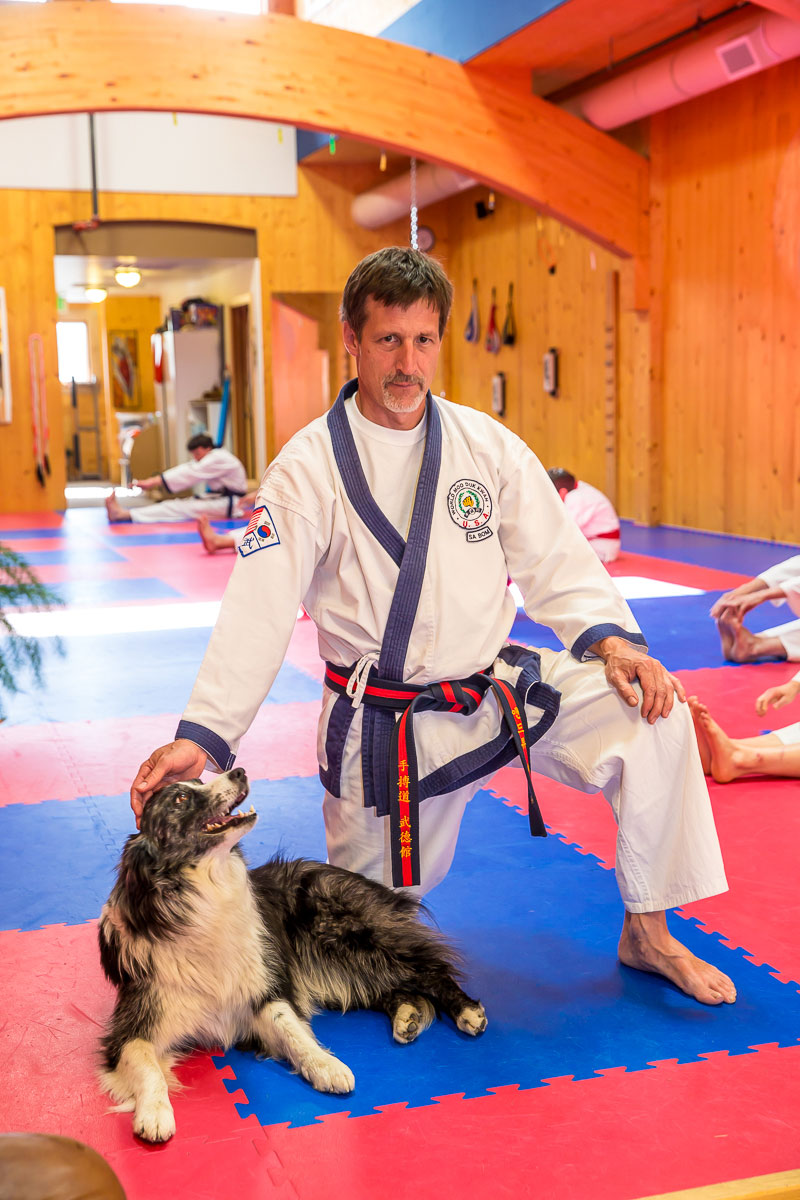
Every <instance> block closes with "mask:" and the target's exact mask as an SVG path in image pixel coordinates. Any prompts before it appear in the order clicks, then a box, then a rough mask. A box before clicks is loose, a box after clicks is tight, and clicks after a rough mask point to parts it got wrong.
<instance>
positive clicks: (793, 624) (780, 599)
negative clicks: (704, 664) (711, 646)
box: [711, 554, 800, 663]
mask: <svg viewBox="0 0 800 1200" xmlns="http://www.w3.org/2000/svg"><path fill="white" fill-rule="evenodd" d="M766 600H770V601H771V602H772V603H773V604H774V605H775V606H776V607H777V605H779V604H784V603H786V604H788V605H789V607H790V608H791V610H792V612H793V613H795V614H796V615H797V616H800V554H795V555H794V556H793V557H792V558H787V559H785V560H784V561H783V562H779V563H776V565H775V566H774V567H768V568H767V570H766V571H762V572H761V574H760V575H756V577H755V579H750V580H748V582H747V583H741V584H740V585H739V586H738V587H736V588H733V589H732V591H730V592H725V594H724V595H723V596H720V598H719V600H717V601H716V603H715V604H714V605H713V606H712V608H711V616H712V617H713V618H714V620H715V621H716V622H717V629H718V630H719V636H720V642H721V644H722V653H723V654H724V655H725V657H726V658H727V659H728V660H729V661H730V662H740V663H742V662H757V661H758V660H759V659H760V658H785V659H788V661H789V662H800V621H787V622H786V623H785V624H783V625H775V626H774V627H773V628H772V629H764V630H762V632H761V633H751V632H750V630H749V629H747V628H746V627H745V626H744V624H743V620H744V616H745V614H746V613H748V612H750V610H751V609H752V608H757V607H758V605H759V604H763V603H764V602H765V601H766Z"/></svg>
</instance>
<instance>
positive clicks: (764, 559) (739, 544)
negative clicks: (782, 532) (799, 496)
mask: <svg viewBox="0 0 800 1200" xmlns="http://www.w3.org/2000/svg"><path fill="white" fill-rule="evenodd" d="M620 532H621V541H622V548H623V550H627V551H628V552H629V553H631V554H647V555H652V556H653V557H654V558H666V559H669V560H670V562H681V563H693V564H694V565H695V566H699V567H713V568H715V569H716V570H718V571H735V572H736V573H738V574H740V575H758V574H759V572H761V571H764V570H766V568H767V567H772V566H774V565H775V563H779V562H781V561H782V560H783V559H785V558H791V557H792V556H793V555H795V554H800V546H796V545H794V544H793V543H791V542H762V541H758V540H757V539H755V538H736V537H730V536H728V535H726V534H721V533H704V532H702V531H701V530H698V529H679V528H677V527H675V528H673V527H671V526H669V525H659V526H648V525H637V524H635V523H634V522H633V521H627V520H624V521H620Z"/></svg>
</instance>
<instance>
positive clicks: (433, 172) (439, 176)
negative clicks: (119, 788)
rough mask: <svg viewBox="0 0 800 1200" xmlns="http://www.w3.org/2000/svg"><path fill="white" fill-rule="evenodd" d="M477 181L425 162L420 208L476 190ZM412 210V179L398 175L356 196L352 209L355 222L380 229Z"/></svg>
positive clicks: (420, 180) (421, 173) (419, 181)
mask: <svg viewBox="0 0 800 1200" xmlns="http://www.w3.org/2000/svg"><path fill="white" fill-rule="evenodd" d="M476 183H477V180H476V179H469V178H468V177H467V176H466V175H459V173H458V171H452V170H451V169H450V168H449V167H437V166H433V165H430V164H428V163H425V164H424V165H423V166H421V167H419V168H418V169H417V208H425V207H426V205H428V204H434V203H435V202H436V201H437V200H444V199H446V198H447V197H448V196H455V195H457V194H458V193H459V192H464V191H466V190H467V188H471V187H475V185H476ZM410 210H411V176H410V175H399V176H398V177H397V178H396V179H390V180H389V181H388V183H381V184H380V185H379V186H378V187H376V188H372V190H371V191H369V192H362V194H361V195H360V196H355V197H354V199H353V205H352V208H351V210H350V212H351V215H352V217H353V220H354V221H355V222H356V224H357V225H363V227H364V228H365V229H380V227H381V226H382V225H388V224H389V223H390V222H391V221H396V220H398V219H399V218H400V217H403V216H405V215H406V214H407V213H409V212H410Z"/></svg>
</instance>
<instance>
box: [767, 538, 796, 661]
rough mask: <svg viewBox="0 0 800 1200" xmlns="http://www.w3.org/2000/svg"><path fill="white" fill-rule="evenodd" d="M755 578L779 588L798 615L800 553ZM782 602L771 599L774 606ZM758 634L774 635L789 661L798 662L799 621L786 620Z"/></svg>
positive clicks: (769, 585) (768, 585)
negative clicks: (782, 623)
mask: <svg viewBox="0 0 800 1200" xmlns="http://www.w3.org/2000/svg"><path fill="white" fill-rule="evenodd" d="M757 578H758V579H763V580H764V582H765V583H766V585H767V587H771V588H773V587H779V588H781V589H782V590H783V593H784V595H785V597H786V603H787V604H788V605H789V607H790V608H791V610H792V612H793V613H796V614H797V615H798V616H800V554H795V555H793V557H792V558H787V559H784V561H783V562H779V563H776V564H775V566H774V567H768V568H767V570H766V571H762V572H761V573H760V575H758V576H757ZM783 603H784V601H783V600H773V601H772V604H774V605H775V606H776V607H777V606H778V605H779V604H783ZM759 636H760V637H776V638H777V639H778V641H779V642H780V643H781V645H782V646H783V648H784V650H785V651H786V657H787V659H788V660H789V662H800V621H787V622H786V623H785V624H784V625H775V626H774V627H773V628H772V629H762V630H761V633H760V634H759Z"/></svg>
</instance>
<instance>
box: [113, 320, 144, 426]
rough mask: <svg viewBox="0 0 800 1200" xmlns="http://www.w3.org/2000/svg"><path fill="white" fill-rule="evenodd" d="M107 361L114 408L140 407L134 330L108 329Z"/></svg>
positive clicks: (139, 383) (136, 346) (137, 359)
mask: <svg viewBox="0 0 800 1200" xmlns="http://www.w3.org/2000/svg"><path fill="white" fill-rule="evenodd" d="M108 362H109V367H110V370H111V398H112V401H113V404H114V408H123V409H137V408H141V407H142V388H141V382H140V379H139V347H138V344H137V339H136V332H135V331H134V330H125V329H110V330H109V331H108Z"/></svg>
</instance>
